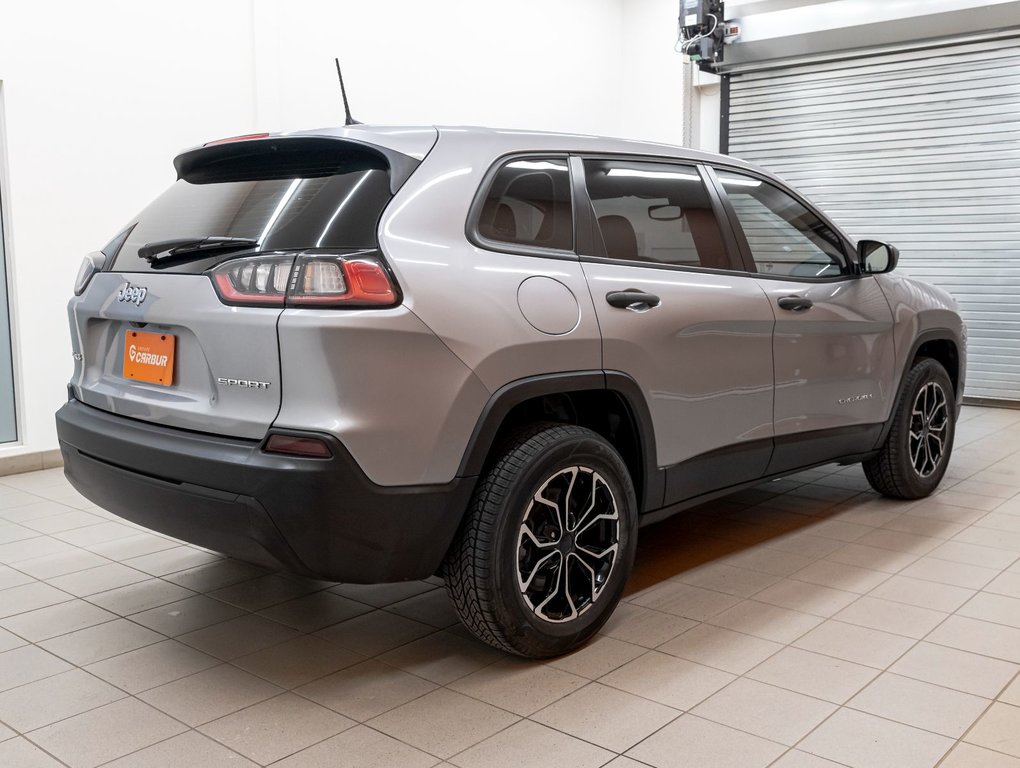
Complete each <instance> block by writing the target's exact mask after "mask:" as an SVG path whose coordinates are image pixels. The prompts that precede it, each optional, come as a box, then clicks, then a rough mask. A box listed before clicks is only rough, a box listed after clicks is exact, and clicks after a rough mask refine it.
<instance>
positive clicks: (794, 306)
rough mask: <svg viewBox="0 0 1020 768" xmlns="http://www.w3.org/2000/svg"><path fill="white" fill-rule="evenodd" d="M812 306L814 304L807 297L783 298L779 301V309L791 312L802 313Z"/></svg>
mask: <svg viewBox="0 0 1020 768" xmlns="http://www.w3.org/2000/svg"><path fill="white" fill-rule="evenodd" d="M814 305H815V303H814V302H813V301H811V299H809V298H808V297H807V296H783V297H781V298H780V299H779V308H780V309H788V310H790V311H791V312H804V311H806V310H808V309H811V307H813V306H814Z"/></svg>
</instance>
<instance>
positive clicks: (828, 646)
mask: <svg viewBox="0 0 1020 768" xmlns="http://www.w3.org/2000/svg"><path fill="white" fill-rule="evenodd" d="M913 644H914V640H912V639H911V638H908V637H903V636H901V635H892V634H889V633H888V632H881V631H879V630H877V629H869V628H867V627H859V626H855V625H853V624H845V623H843V622H841V621H835V620H832V619H830V620H828V621H826V622H825V623H824V624H821V625H820V626H818V627H817V628H815V629H813V630H811V631H810V632H808V633H807V634H806V635H804V636H803V637H802V638H800V639H799V640H797V642H796V643H794V645H795V646H796V647H797V648H802V649H803V650H806V651H814V652H816V653H821V654H824V655H826V656H834V657H836V658H837V659H845V660H847V661H852V662H854V663H856V664H863V665H865V666H868V667H877V668H879V669H885V668H886V667H888V666H889V665H890V664H892V663H893V662H894V661H896V659H898V658H899V657H900V656H902V655H903V654H904V653H906V652H907V650H909V649H910V647H911V646H912V645H913Z"/></svg>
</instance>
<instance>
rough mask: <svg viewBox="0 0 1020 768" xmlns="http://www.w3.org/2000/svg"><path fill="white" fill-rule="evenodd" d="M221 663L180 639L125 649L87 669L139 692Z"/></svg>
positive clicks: (121, 686)
mask: <svg viewBox="0 0 1020 768" xmlns="http://www.w3.org/2000/svg"><path fill="white" fill-rule="evenodd" d="M217 664H219V660H218V659H215V658H213V657H212V656H209V655H207V654H205V653H202V652H201V651H196V650H195V649H194V648H189V647H188V646H186V645H183V644H182V643H178V642H177V641H176V640H164V641H162V642H160V643H155V644H153V645H149V646H146V647H144V648H139V649H138V650H135V651H130V652H128V653H123V654H121V655H119V656H114V657H112V658H109V659H106V660H105V661H100V662H97V663H96V664H90V665H89V666H88V667H87V668H86V669H87V670H88V671H89V672H91V673H92V674H94V675H96V676H97V677H101V678H102V679H103V680H106V681H107V682H108V683H112V684H113V685H115V686H117V687H118V688H122V689H123V690H125V691H127V692H128V693H139V692H141V691H145V690H148V689H149V688H155V687H156V686H159V685H164V684H166V683H169V682H171V681H173V680H177V679H179V678H182V677H186V676H187V675H192V674H194V673H195V672H199V671H201V670H203V669H208V668H209V667H213V666H216V665H217Z"/></svg>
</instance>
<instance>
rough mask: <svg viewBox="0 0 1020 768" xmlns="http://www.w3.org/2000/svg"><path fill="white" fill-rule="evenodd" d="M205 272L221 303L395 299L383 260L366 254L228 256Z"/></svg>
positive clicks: (383, 303) (335, 303) (378, 302)
mask: <svg viewBox="0 0 1020 768" xmlns="http://www.w3.org/2000/svg"><path fill="white" fill-rule="evenodd" d="M207 274H208V275H209V277H210V278H211V279H212V283H213V286H214V287H215V288H216V293H217V294H218V295H219V297H220V300H221V301H223V302H224V303H225V304H238V305H245V306H260V307H265V306H277V307H283V306H289V307H392V306H393V305H395V304H396V303H397V302H398V300H399V298H398V295H399V294H398V291H397V287H396V284H395V282H394V281H393V278H392V277H391V276H390V273H389V270H388V269H387V268H386V264H385V263H384V262H383V261H382V259H380V258H378V257H376V256H371V255H366V254H365V253H359V254H337V253H319V252H316V253H302V254H299V255H297V256H295V255H294V254H282V253H274V254H267V255H264V256H250V257H247V258H241V259H232V260H230V261H226V262H224V263H223V264H220V265H219V266H218V267H214V268H213V269H211V270H209V272H208V273H207Z"/></svg>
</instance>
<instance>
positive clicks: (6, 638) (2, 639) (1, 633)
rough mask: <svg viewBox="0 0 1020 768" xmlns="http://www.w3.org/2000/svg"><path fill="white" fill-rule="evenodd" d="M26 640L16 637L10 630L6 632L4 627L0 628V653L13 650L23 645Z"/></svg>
mask: <svg viewBox="0 0 1020 768" xmlns="http://www.w3.org/2000/svg"><path fill="white" fill-rule="evenodd" d="M26 642H27V641H26V640H24V639H23V638H20V637H18V636H17V635H15V634H14V633H12V632H8V631H7V630H6V629H0V653H3V652H4V651H10V650H13V649H14V648H20V647H21V646H23V645H25V644H26Z"/></svg>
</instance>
